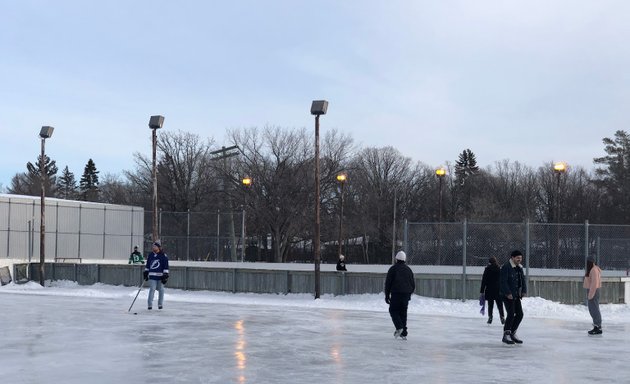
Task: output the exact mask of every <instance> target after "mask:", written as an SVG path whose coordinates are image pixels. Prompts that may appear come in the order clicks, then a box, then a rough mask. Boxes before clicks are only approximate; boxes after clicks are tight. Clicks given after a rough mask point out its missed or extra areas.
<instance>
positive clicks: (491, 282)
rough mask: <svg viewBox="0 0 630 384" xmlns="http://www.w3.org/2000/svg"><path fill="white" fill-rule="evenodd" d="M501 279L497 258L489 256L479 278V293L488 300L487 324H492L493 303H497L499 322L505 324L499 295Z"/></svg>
mask: <svg viewBox="0 0 630 384" xmlns="http://www.w3.org/2000/svg"><path fill="white" fill-rule="evenodd" d="M500 279H501V268H500V267H499V265H498V264H497V258H496V257H494V256H491V257H490V260H489V262H488V266H487V267H486V269H485V270H484V271H483V277H482V278H481V290H480V291H479V293H480V294H481V295H482V297H481V298H482V299H484V300H487V301H488V324H492V312H493V310H494V303H495V302H496V303H497V308H498V309H499V315H500V316H501V324H505V314H504V313H503V300H501V295H499V281H500Z"/></svg>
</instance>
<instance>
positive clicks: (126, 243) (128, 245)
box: [0, 194, 144, 261]
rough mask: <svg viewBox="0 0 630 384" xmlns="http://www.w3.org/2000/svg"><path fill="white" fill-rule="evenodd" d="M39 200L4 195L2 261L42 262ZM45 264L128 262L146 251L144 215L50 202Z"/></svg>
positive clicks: (0, 220)
mask: <svg viewBox="0 0 630 384" xmlns="http://www.w3.org/2000/svg"><path fill="white" fill-rule="evenodd" d="M40 201H41V200H40V197H39V196H37V197H36V196H22V195H7V194H0V258H11V259H36V260H39V248H40V247H39V244H40V218H41V215H40ZM45 224H46V226H45V233H46V244H45V253H46V260H49V261H52V260H54V259H64V258H81V259H124V258H127V257H128V256H129V254H130V253H131V250H132V248H133V246H134V245H137V246H139V247H140V248H141V249H142V247H143V237H144V236H143V234H144V209H143V208H141V207H131V206H125V205H114V204H102V203H92V202H85V201H74V200H62V199H55V198H48V197H47V198H46V223H45Z"/></svg>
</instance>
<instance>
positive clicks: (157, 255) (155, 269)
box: [144, 240, 168, 309]
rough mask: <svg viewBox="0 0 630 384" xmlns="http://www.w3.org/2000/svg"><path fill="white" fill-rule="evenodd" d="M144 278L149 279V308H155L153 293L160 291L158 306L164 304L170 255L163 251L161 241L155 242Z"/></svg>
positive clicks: (145, 268)
mask: <svg viewBox="0 0 630 384" xmlns="http://www.w3.org/2000/svg"><path fill="white" fill-rule="evenodd" d="M144 280H145V281H146V280H149V298H148V309H152V308H153V295H154V294H155V290H156V289H157V291H158V294H159V295H158V308H159V309H162V306H163V305H164V284H166V282H167V280H168V257H167V256H166V254H165V253H164V252H163V251H162V244H161V243H160V241H159V240H158V241H156V242H155V243H153V252H152V253H151V254H150V255H149V257H148V258H147V264H146V266H145V267H144Z"/></svg>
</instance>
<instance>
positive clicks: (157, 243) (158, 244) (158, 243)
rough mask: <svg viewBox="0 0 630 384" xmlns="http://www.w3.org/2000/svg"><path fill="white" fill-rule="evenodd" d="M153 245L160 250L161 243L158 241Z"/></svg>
mask: <svg viewBox="0 0 630 384" xmlns="http://www.w3.org/2000/svg"><path fill="white" fill-rule="evenodd" d="M153 245H155V246H156V247H158V248H162V243H161V242H160V240H156V241H155V242H154V243H153Z"/></svg>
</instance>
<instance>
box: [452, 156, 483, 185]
mask: <svg viewBox="0 0 630 384" xmlns="http://www.w3.org/2000/svg"><path fill="white" fill-rule="evenodd" d="M477 172H479V167H478V166H477V159H476V157H475V154H474V153H473V152H472V151H471V150H470V149H465V150H464V151H463V152H462V153H460V154H459V159H458V160H457V161H456V162H455V176H456V177H457V183H458V184H459V185H464V184H465V183H466V179H468V177H469V176H472V175H475V174H476V173H477Z"/></svg>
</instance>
